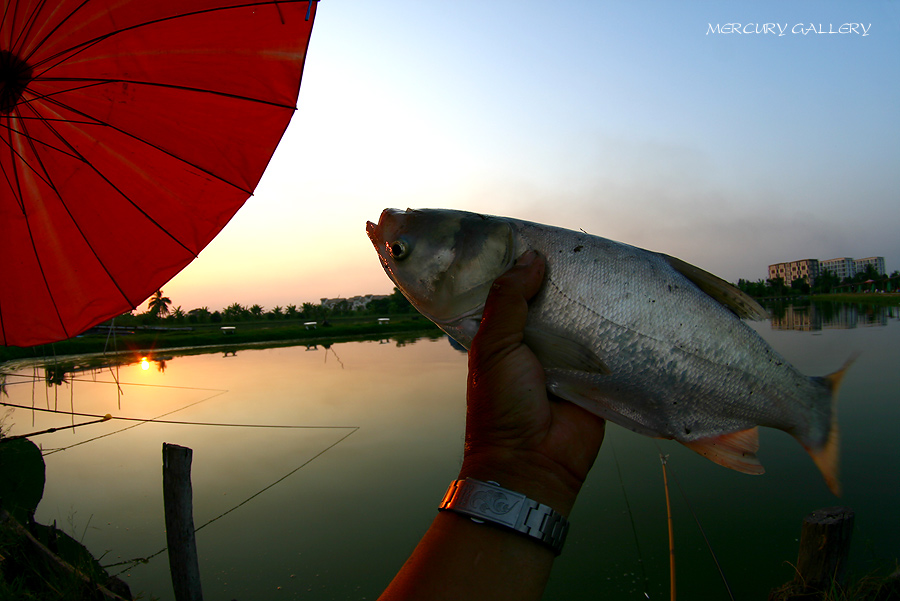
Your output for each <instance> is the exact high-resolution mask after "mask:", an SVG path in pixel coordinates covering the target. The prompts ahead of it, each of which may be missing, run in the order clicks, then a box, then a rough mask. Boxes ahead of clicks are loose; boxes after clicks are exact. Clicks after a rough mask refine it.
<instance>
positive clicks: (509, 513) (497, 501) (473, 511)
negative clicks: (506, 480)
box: [438, 478, 569, 555]
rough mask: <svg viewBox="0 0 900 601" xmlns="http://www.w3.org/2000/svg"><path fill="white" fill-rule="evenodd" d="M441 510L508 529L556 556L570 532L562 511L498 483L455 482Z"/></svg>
mask: <svg viewBox="0 0 900 601" xmlns="http://www.w3.org/2000/svg"><path fill="white" fill-rule="evenodd" d="M438 509H439V510H441V511H444V510H449V511H453V512H455V513H459V514H462V515H464V516H468V517H470V518H471V519H472V520H473V521H475V522H478V523H483V522H489V523H491V524H498V525H500V526H505V527H506V528H510V529H512V530H514V531H516V532H518V533H520V534H524V535H526V536H529V537H531V538H533V539H535V540H537V541H539V542H541V543H543V544H545V545H547V546H548V547H550V549H551V550H552V551H553V553H554V554H556V555H559V554H560V552H561V551H562V547H563V544H564V543H565V542H566V535H567V534H568V533H569V521H568V520H567V519H566V518H564V517H563V516H562V515H561V514H560V513H559V512H557V511H555V510H554V509H552V508H551V507H548V506H547V505H544V504H543V503H538V502H537V501H535V500H533V499H529V498H528V497H526V496H525V495H523V494H521V493H517V492H514V491H511V490H507V489H505V488H503V487H501V486H500V485H499V484H497V483H496V482H482V481H481V480H475V479H474V478H466V479H465V480H454V481H453V482H451V483H450V488H448V489H447V493H446V494H445V495H444V499H443V500H442V501H441V504H440V505H439V506H438Z"/></svg>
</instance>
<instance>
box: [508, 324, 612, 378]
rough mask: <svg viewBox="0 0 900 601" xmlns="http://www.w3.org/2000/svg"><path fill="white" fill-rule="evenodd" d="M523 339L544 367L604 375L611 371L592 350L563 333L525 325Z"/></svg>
mask: <svg viewBox="0 0 900 601" xmlns="http://www.w3.org/2000/svg"><path fill="white" fill-rule="evenodd" d="M524 339H525V344H527V345H528V348H530V349H531V352H533V353H534V354H535V356H536V357H537V358H538V361H540V362H541V365H543V366H544V369H555V368H558V369H573V370H577V371H581V372H589V373H594V374H604V375H607V374H610V373H612V371H611V370H610V369H609V367H607V366H606V364H605V363H603V361H602V360H601V359H600V357H598V356H597V354H596V353H594V351H592V350H591V349H589V348H588V347H587V346H585V345H583V344H581V343H580V342H577V341H575V340H572V339H571V338H570V337H568V336H566V335H565V334H558V333H556V332H553V331H549V330H545V329H537V328H533V327H528V326H526V327H525V334H524Z"/></svg>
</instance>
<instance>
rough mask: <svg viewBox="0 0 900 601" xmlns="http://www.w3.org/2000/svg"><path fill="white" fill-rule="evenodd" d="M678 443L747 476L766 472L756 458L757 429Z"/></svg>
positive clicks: (757, 444) (757, 447)
mask: <svg viewBox="0 0 900 601" xmlns="http://www.w3.org/2000/svg"><path fill="white" fill-rule="evenodd" d="M678 442H680V443H681V444H683V445H684V446H686V447H687V448H689V449H690V450H692V451H694V452H696V453H699V454H701V455H703V456H704V457H706V458H707V459H709V460H710V461H712V462H714V463H718V464H719V465H723V466H725V467H727V468H731V469H733V470H737V471H739V472H744V473H745V474H763V473H765V471H766V470H765V469H763V466H762V464H761V463H760V462H759V459H757V458H756V451H758V450H759V428H757V427H754V428H750V429H749V430H741V431H740V432H730V433H728V434H722V435H720V436H715V437H713V438H703V439H701V440H691V441H687V442H685V441H682V440H679V441H678Z"/></svg>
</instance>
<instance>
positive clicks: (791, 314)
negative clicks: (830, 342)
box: [772, 303, 900, 332]
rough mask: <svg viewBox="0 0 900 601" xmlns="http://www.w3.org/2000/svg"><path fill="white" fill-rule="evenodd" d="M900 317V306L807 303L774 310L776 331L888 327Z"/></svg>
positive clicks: (783, 306) (773, 321) (773, 317)
mask: <svg viewBox="0 0 900 601" xmlns="http://www.w3.org/2000/svg"><path fill="white" fill-rule="evenodd" d="M898 316H900V307H893V306H883V305H864V304H858V303H807V304H793V305H781V306H776V307H775V308H774V309H773V310H772V329H773V330H799V331H802V332H815V331H819V330H823V329H826V330H828V329H832V330H833V329H839V330H845V329H852V328H858V327H869V326H886V325H887V324H888V320H890V319H896V318H898Z"/></svg>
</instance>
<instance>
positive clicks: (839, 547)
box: [769, 507, 853, 601]
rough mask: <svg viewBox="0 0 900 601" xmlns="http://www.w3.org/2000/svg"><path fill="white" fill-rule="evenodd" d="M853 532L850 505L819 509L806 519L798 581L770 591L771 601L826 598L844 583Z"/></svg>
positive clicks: (804, 600) (803, 527)
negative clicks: (834, 585) (836, 586)
mask: <svg viewBox="0 0 900 601" xmlns="http://www.w3.org/2000/svg"><path fill="white" fill-rule="evenodd" d="M852 533H853V510H852V509H850V508H849V507H826V508H825V509H817V510H816V511H813V512H812V513H810V514H809V515H808V516H806V517H805V518H804V519H803V526H802V527H801V530H800V553H799V554H798V556H797V573H796V574H795V576H794V580H793V581H791V582H788V583H787V584H785V585H784V586H782V587H780V588H778V589H776V590H774V591H772V592H771V593H770V594H769V601H801V600H803V601H813V600H817V599H823V598H825V594H826V592H827V591H829V590H830V589H832V585H833V584H836V585H838V586H843V585H844V581H845V579H846V576H847V559H848V557H849V555H850V535H851V534H852Z"/></svg>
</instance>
